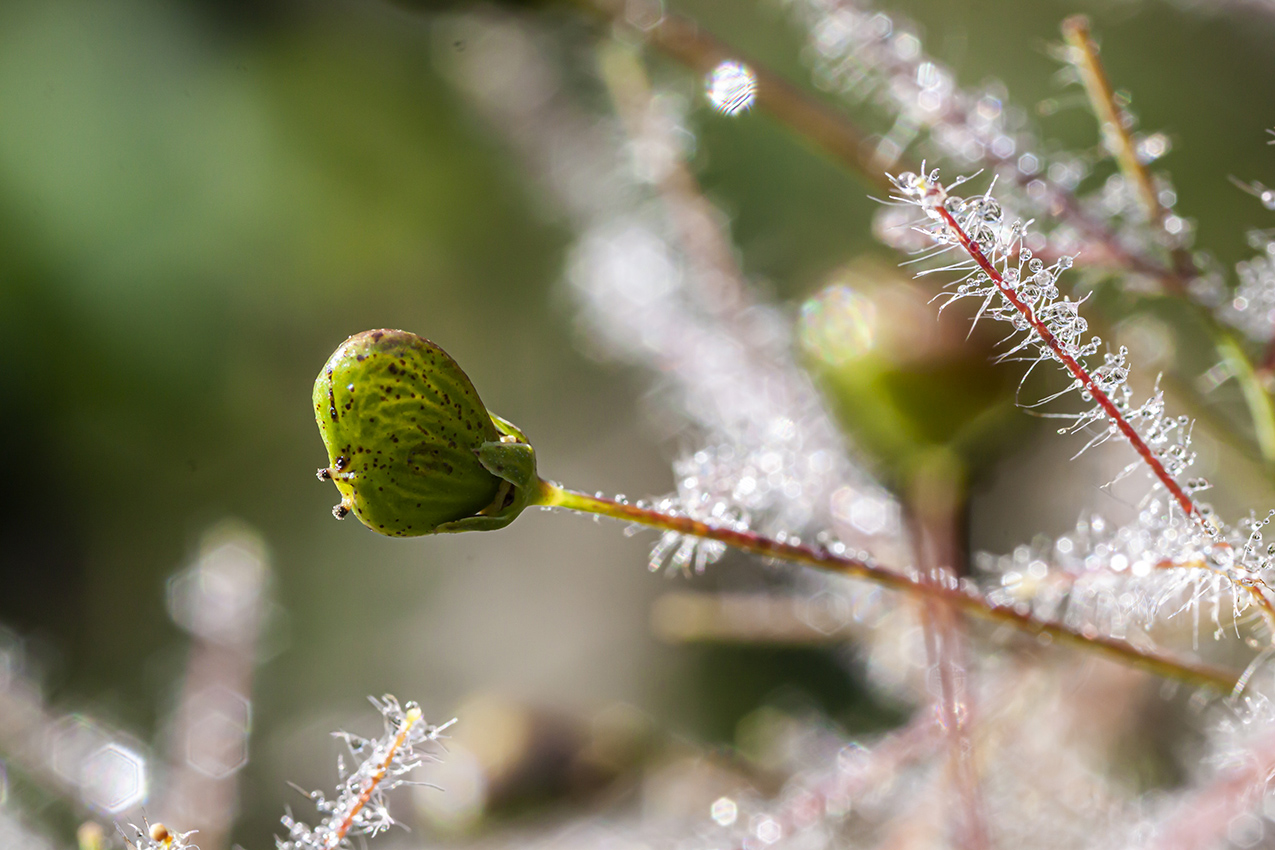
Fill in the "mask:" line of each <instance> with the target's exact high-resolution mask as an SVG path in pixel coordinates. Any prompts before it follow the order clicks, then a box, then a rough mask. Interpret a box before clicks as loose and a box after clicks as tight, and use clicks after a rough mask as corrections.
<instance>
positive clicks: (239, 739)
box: [186, 688, 252, 779]
mask: <svg viewBox="0 0 1275 850" xmlns="http://www.w3.org/2000/svg"><path fill="white" fill-rule="evenodd" d="M187 710H188V712H189V714H188V722H187V726H186V763H187V764H189V765H190V767H191V768H192V769H193V770H195V771H198V772H199V773H202V774H203V775H204V776H208V777H210V778H212V779H225V778H226V777H227V776H230V775H232V774H234V773H236V772H237V771H239V769H240V768H242V767H243V766H244V765H246V764H247V763H248V735H249V733H250V732H251V731H252V704H251V703H250V702H249V701H248V700H247V699H245V698H244V697H243V696H241V695H240V694H237V693H235V692H234V691H230V690H227V689H225V688H212V689H210V690H208V691H204V692H203V693H201V694H198V695H196V696H195V697H193V698H192V699H191V703H190V707H189V708H188V709H187Z"/></svg>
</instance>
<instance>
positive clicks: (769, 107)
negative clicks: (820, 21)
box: [575, 0, 904, 191]
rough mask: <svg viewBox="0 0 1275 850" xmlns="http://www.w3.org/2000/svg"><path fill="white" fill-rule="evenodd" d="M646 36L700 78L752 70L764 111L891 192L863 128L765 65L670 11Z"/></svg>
mask: <svg viewBox="0 0 1275 850" xmlns="http://www.w3.org/2000/svg"><path fill="white" fill-rule="evenodd" d="M575 3H576V5H577V6H579V7H580V8H581V9H583V10H585V11H586V12H588V13H590V14H591V15H594V16H600V17H602V18H604V19H606V20H608V21H610V20H616V19H620V18H622V15H623V6H624V4H623V3H622V2H620V3H617V2H612V0H575ZM642 35H643V37H644V38H645V39H646V40H647V42H648V43H649V44H651V45H652V46H653V47H655V48H657V49H658V50H660V51H661V52H662V53H664V54H666V55H668V56H669V57H670V58H672V59H674V60H676V61H677V62H679V63H681V64H682V65H685V66H686V67H687V68H690V69H691V70H692V71H695V72H697V73H700V74H707V73H709V72H710V71H712V70H713V69H714V68H716V67H717V66H718V65H719V64H721V63H722V62H725V61H726V60H734V61H737V62H742V63H743V64H745V65H747V66H748V67H749V68H750V69H751V70H752V72H753V75H754V76H755V77H756V79H757V105H758V106H759V107H761V108H762V109H765V110H766V111H767V112H768V113H770V115H771V116H773V117H774V118H775V120H777V121H779V122H780V123H781V124H784V125H786V126H788V127H789V128H791V129H792V130H793V131H795V132H796V133H797V134H798V135H799V136H801V137H802V138H804V139H806V140H807V141H808V142H810V143H811V144H812V145H814V146H815V147H817V148H819V149H820V150H822V151H823V152H824V153H825V154H827V155H828V156H830V157H831V158H832V159H834V160H836V161H838V162H840V163H842V164H843V165H846V166H849V168H850V170H851V171H852V172H853V173H854V174H855V175H857V176H858V177H859V178H860V179H862V180H864V181H866V182H868V183H869V184H871V185H873V186H875V187H877V188H879V189H882V190H885V191H889V189H890V184H889V181H888V180H887V179H886V177H885V172H884V171H883V170H882V168H881V166H880V165H879V164H878V163H877V162H876V161H875V159H874V157H873V154H872V152H871V150H870V149H871V145H867V144H865V141H864V134H863V133H862V132H860V130H859V128H858V127H856V126H855V125H854V123H853V122H851V121H850V120H849V119H848V118H846V117H845V116H843V115H840V114H838V113H836V112H834V111H833V110H831V109H829V108H828V107H827V106H825V105H823V104H821V103H820V102H819V101H818V100H816V99H815V98H813V97H811V96H810V95H809V94H807V93H806V92H805V91H803V90H802V89H800V88H798V87H797V86H795V85H793V84H792V83H790V82H788V81H787V80H785V79H784V78H783V77H781V76H779V75H778V74H776V73H775V72H773V71H771V70H770V69H769V68H767V67H766V66H765V65H764V64H762V63H760V62H758V61H756V60H755V59H752V58H750V57H747V56H744V55H743V54H742V53H741V52H740V51H738V50H736V49H735V48H733V47H731V46H730V45H728V44H726V43H725V42H723V41H721V40H720V39H718V38H716V37H714V36H712V35H710V34H708V33H706V32H704V31H703V30H702V29H700V27H699V25H698V24H697V23H695V21H693V20H690V19H689V18H686V17H683V16H681V15H677V14H674V13H671V12H666V13H665V14H664V16H663V17H662V18H661V19H660V21H659V23H657V24H655V25H654V26H652V27H651V28H650V29H646V30H643V32H642ZM895 167H897V168H903V167H904V165H902V164H898V165H896V166H895Z"/></svg>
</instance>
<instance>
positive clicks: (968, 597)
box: [535, 481, 1237, 691]
mask: <svg viewBox="0 0 1275 850" xmlns="http://www.w3.org/2000/svg"><path fill="white" fill-rule="evenodd" d="M535 504H540V505H546V506H551V507H562V508H567V509H569V510H574V511H581V512H583V513H592V514H598V515H601V516H609V517H611V518H612V519H618V520H621V521H625V522H634V523H638V524H640V525H646V526H651V527H653V528H659V529H662V530H664V531H675V532H677V533H679V534H685V535H689V536H692V537H700V538H704V539H706V540H718V541H721V542H722V543H725V544H726V545H727V546H730V547H732V548H734V549H738V550H739V551H741V552H748V553H749V554H752V555H760V556H762V557H770V558H776V559H779V560H783V561H790V562H792V563H798V564H805V565H806V566H809V567H814V568H815V569H819V570H825V571H827V572H833V573H838V574H840V575H843V576H847V577H849V578H857V579H863V580H865V581H869V582H872V583H874V584H876V585H879V586H881V587H885V588H889V589H891V590H898V591H901V592H903V593H907V594H910V595H912V596H913V597H914V598H918V599H930V600H935V601H939V602H943V603H946V604H947V605H950V606H952V607H953V608H955V609H957V610H959V611H961V612H962V613H964V614H968V615H971V616H974V617H978V618H980V619H982V620H986V621H989V622H992V623H998V624H1005V625H1009V626H1012V627H1014V628H1016V629H1020V630H1022V631H1024V632H1026V633H1027V634H1032V635H1037V636H1041V635H1048V636H1049V637H1048V638H1047V639H1049V640H1057V641H1060V642H1064V643H1068V644H1070V645H1072V646H1079V647H1083V648H1087V649H1091V650H1096V651H1098V652H1101V653H1103V654H1106V655H1107V656H1109V657H1111V658H1115V659H1118V660H1120V661H1123V662H1124V663H1126V664H1132V665H1134V666H1136V667H1141V668H1143V669H1146V670H1150V671H1152V672H1154V673H1156V674H1158V675H1161V676H1168V677H1170V678H1175V679H1179V680H1182V681H1189V682H1193V683H1195V684H1198V685H1202V686H1204V687H1208V688H1213V689H1215V690H1222V691H1230V690H1231V689H1232V688H1233V687H1234V686H1235V680H1236V678H1237V676H1236V675H1235V674H1234V673H1232V672H1229V671H1225V670H1219V669H1215V668H1212V667H1207V666H1204V665H1197V664H1192V663H1188V662H1185V661H1182V660H1179V659H1176V658H1173V657H1171V656H1168V655H1162V654H1160V653H1158V652H1155V651H1154V650H1149V649H1142V648H1139V647H1135V646H1133V645H1132V644H1130V643H1127V642H1125V641H1123V640H1117V639H1115V638H1109V637H1102V636H1100V635H1098V634H1097V633H1096V631H1093V630H1090V629H1080V630H1074V629H1072V628H1070V627H1068V626H1066V625H1064V624H1062V623H1055V622H1049V621H1046V620H1038V619H1036V617H1035V616H1034V615H1033V614H1032V613H1031V611H1030V609H1029V608H1027V607H1026V606H1021V607H1020V606H1008V605H993V604H992V603H990V602H989V601H988V600H987V599H985V598H984V597H983V596H981V595H978V594H973V593H970V592H967V591H966V590H965V589H963V588H961V587H959V586H954V585H953V584H951V583H937V582H933V581H928V580H925V579H922V578H920V577H914V576H910V575H905V574H903V573H900V572H896V571H894V570H892V569H889V568H887V567H883V566H881V565H879V564H875V563H869V562H867V561H862V560H859V559H858V558H852V557H845V556H842V555H836V554H834V553H832V552H829V551H828V550H827V549H823V548H817V547H811V546H806V545H804V544H799V543H789V542H786V541H779V540H773V539H771V538H769V537H763V536H762V535H760V534H757V533H756V532H753V531H732V530H730V529H726V528H719V527H716V526H712V525H708V524H707V523H704V522H701V521H699V520H696V519H692V518H691V517H687V516H673V515H671V514H665V513H661V512H659V511H655V510H651V509H650V508H641V507H638V506H637V505H630V504H621V503H620V502H617V501H615V500H613V499H603V498H601V497H598V496H590V495H587V494H585V493H580V492H578V491H576V490H568V489H566V488H564V487H560V486H558V485H557V484H552V483H550V482H548V481H541V482H540V493H539V494H538V497H537V499H536V501H535Z"/></svg>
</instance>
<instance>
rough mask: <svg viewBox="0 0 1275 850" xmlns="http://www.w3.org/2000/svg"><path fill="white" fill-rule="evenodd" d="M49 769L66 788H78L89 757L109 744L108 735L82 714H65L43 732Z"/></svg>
mask: <svg viewBox="0 0 1275 850" xmlns="http://www.w3.org/2000/svg"><path fill="white" fill-rule="evenodd" d="M45 734H46V736H47V738H46V746H47V748H48V759H49V767H50V768H51V769H52V770H53V772H54V773H56V774H57V775H58V776H59V777H60V778H61V779H62V780H63V781H64V782H66V783H67V784H69V785H79V784H80V780H81V777H82V776H83V771H84V765H85V763H86V762H87V761H88V758H89V756H91V755H92V754H94V753H96V752H97V751H98V750H100V749H102V748H103V747H104V746H106V745H107V744H109V743H110V742H111V736H110V735H109V734H108V733H107V732H106V730H104V729H102V728H101V727H100V726H98V725H97V724H96V723H94V722H93V721H92V720H90V719H89V718H87V717H85V716H84V715H82V714H68V715H67V716H66V717H63V718H61V719H59V720H57V721H56V722H54V723H51V724H50V725H49V726H48V729H47V731H46V733H45Z"/></svg>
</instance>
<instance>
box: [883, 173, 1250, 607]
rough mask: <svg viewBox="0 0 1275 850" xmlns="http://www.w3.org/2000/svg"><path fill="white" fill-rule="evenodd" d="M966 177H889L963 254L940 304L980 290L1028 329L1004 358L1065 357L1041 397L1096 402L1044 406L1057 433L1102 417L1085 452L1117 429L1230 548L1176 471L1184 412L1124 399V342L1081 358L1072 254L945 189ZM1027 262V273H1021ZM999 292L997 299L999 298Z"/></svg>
mask: <svg viewBox="0 0 1275 850" xmlns="http://www.w3.org/2000/svg"><path fill="white" fill-rule="evenodd" d="M923 168H924V166H923ZM968 179H969V178H958V179H957V180H955V181H953V182H952V183H951V184H950V185H949V186H944V185H943V184H942V183H941V182H940V181H939V176H938V170H937V169H935V170H934V171H931V172H929V173H928V174H921V175H918V174H914V173H912V172H905V173H903V174H900V175H898V176H897V177H894V176H892V177H891V180H892V181H893V183H894V185H895V187H896V189H897V192H898V193H897V194H895V195H893V196H892V197H893V199H894V200H896V201H899V202H902V203H906V204H912V205H914V206H917V207H919V208H920V209H921V210H922V211H923V212H924V214H925V216H926V218H927V219H928V220H929V221H930V222H931V224H930V225H928V226H918V227H917V228H916V229H917V230H919V231H920V232H922V233H924V234H926V235H928V236H929V237H930V238H931V239H932V240H933V241H934V243H935V244H936V245H937V246H939V247H938V249H937V250H936V251H935V252H934V253H933V254H932V255H931V256H938V255H939V254H942V253H945V252H947V251H949V250H951V249H952V248H954V247H955V248H959V249H960V250H961V251H963V252H964V253H965V255H967V256H968V258H969V259H967V260H959V261H957V262H955V263H953V264H951V265H948V266H946V267H944V268H942V269H936V270H935V271H956V272H965V274H964V275H963V276H962V277H960V278H959V279H958V280H957V281H955V282H954V284H955V286H956V290H955V292H952V293H949V294H948V295H947V300H946V301H944V302H943V304H942V305H941V307H940V310H941V309H943V308H945V307H947V306H948V305H950V304H952V303H953V302H955V301H957V300H960V299H963V298H978V299H981V300H982V303H981V305H980V307H979V310H978V313H977V314H976V316H975V319H974V321H975V323H977V321H978V320H979V319H980V318H982V317H983V316H984V315H988V316H991V317H993V318H997V319H1001V320H1004V321H1007V322H1009V323H1010V324H1012V325H1013V327H1014V331H1015V333H1019V332H1022V333H1024V334H1025V336H1024V338H1023V339H1022V340H1020V341H1019V342H1017V343H1016V344H1014V345H1013V346H1012V347H1011V348H1010V349H1009V351H1008V352H1006V353H1005V354H1004V355H1002V357H1001V359H1002V360H1006V359H1010V358H1012V357H1013V356H1014V355H1017V354H1019V353H1020V352H1029V355H1030V351H1031V349H1035V356H1034V357H1031V356H1028V357H1025V358H1024V359H1030V360H1031V364H1032V365H1031V367H1029V369H1028V374H1030V372H1031V369H1033V368H1035V366H1036V365H1037V364H1038V363H1040V362H1042V361H1045V360H1054V361H1056V362H1058V363H1059V364H1061V365H1062V366H1063V368H1064V369H1066V371H1067V372H1068V373H1069V375H1070V376H1071V378H1072V383H1071V385H1070V386H1069V387H1068V388H1067V389H1065V390H1062V391H1061V392H1058V393H1055V394H1054V395H1052V396H1049V397H1047V398H1046V399H1044V400H1042V401H1041V402H1038V403H1037V404H1043V403H1045V402H1048V401H1052V400H1054V399H1056V398H1059V397H1061V396H1063V395H1065V394H1067V393H1069V392H1072V391H1077V390H1078V391H1079V392H1080V395H1081V398H1082V399H1083V400H1084V401H1085V402H1093V403H1094V407H1092V408H1090V409H1089V410H1086V411H1083V412H1081V413H1078V414H1050V415H1052V416H1054V417H1059V418H1070V419H1072V420H1073V421H1072V424H1071V425H1070V426H1067V427H1065V428H1063V429H1061V433H1075V432H1079V431H1081V430H1083V429H1085V428H1086V427H1088V426H1090V425H1092V424H1095V423H1099V422H1102V421H1103V420H1105V421H1106V423H1107V427H1106V428H1105V429H1103V430H1102V431H1101V432H1100V433H1099V434H1098V435H1097V436H1095V437H1093V438H1092V439H1091V440H1090V441H1089V442H1088V443H1087V444H1086V445H1085V446H1084V447H1083V448H1082V449H1081V453H1083V452H1084V451H1085V450H1087V449H1089V448H1091V447H1093V446H1095V445H1098V444H1101V443H1103V442H1106V441H1107V440H1108V439H1110V438H1112V437H1114V436H1116V435H1119V436H1122V437H1124V439H1125V440H1127V441H1128V442H1129V444H1130V445H1131V446H1132V447H1133V449H1134V451H1135V452H1136V453H1137V454H1138V457H1139V459H1140V461H1141V462H1142V463H1144V464H1145V465H1146V466H1147V468H1148V469H1149V471H1150V474H1151V475H1152V477H1153V479H1154V480H1155V483H1156V484H1157V485H1158V486H1162V487H1163V488H1164V489H1165V490H1166V491H1168V493H1169V495H1170V496H1171V498H1172V501H1173V504H1176V505H1177V506H1178V508H1179V509H1180V510H1181V511H1182V514H1183V515H1184V516H1185V517H1186V518H1187V519H1188V520H1189V521H1190V522H1191V523H1192V524H1193V525H1194V526H1195V527H1196V528H1198V529H1199V530H1200V531H1201V532H1203V534H1204V535H1205V536H1206V537H1207V538H1208V539H1210V540H1213V541H1214V543H1213V548H1214V549H1220V550H1225V551H1227V552H1228V553H1229V550H1231V549H1232V546H1231V544H1230V543H1229V542H1227V541H1225V540H1223V539H1221V533H1222V530H1223V528H1222V526H1221V524H1220V522H1218V521H1217V520H1216V519H1215V518H1213V517H1211V516H1206V512H1205V511H1204V510H1202V509H1201V507H1200V506H1199V505H1197V504H1196V503H1195V502H1194V500H1193V499H1192V498H1191V492H1193V491H1196V490H1202V489H1205V488H1206V487H1207V486H1208V484H1207V482H1205V481H1203V480H1202V479H1190V480H1188V481H1187V482H1186V483H1185V484H1183V483H1180V482H1179V481H1178V477H1179V476H1180V475H1181V474H1182V473H1183V472H1184V471H1185V469H1186V468H1187V467H1188V466H1189V465H1190V464H1191V462H1192V461H1193V460H1194V457H1195V456H1194V453H1193V452H1191V451H1190V441H1191V431H1190V428H1191V423H1190V420H1189V419H1188V418H1187V417H1179V418H1177V419H1169V418H1167V417H1166V416H1165V414H1164V397H1163V393H1162V392H1161V391H1159V390H1158V389H1157V390H1156V393H1155V395H1154V396H1153V397H1152V398H1151V399H1150V400H1148V401H1147V402H1145V403H1144V404H1142V405H1141V406H1133V405H1132V404H1131V403H1130V397H1131V390H1130V388H1129V386H1128V383H1127V381H1128V377H1129V368H1128V365H1127V362H1126V361H1127V358H1128V351H1127V350H1126V349H1125V348H1123V347H1121V349H1120V350H1119V353H1117V354H1112V353H1110V352H1108V353H1106V354H1105V355H1104V362H1103V364H1102V365H1101V366H1099V367H1097V368H1095V369H1090V368H1089V367H1088V366H1087V365H1086V364H1085V362H1084V360H1085V358H1087V357H1090V356H1093V355H1094V354H1096V353H1097V352H1098V350H1099V346H1100V345H1101V340H1100V339H1099V338H1098V337H1097V336H1090V337H1086V332H1087V330H1088V325H1087V323H1086V322H1085V320H1084V318H1083V317H1081V316H1080V314H1079V306H1080V303H1081V302H1079V301H1072V300H1071V299H1070V298H1069V297H1067V296H1062V298H1061V300H1059V292H1058V286H1057V280H1058V276H1059V274H1061V273H1062V272H1063V271H1066V270H1067V269H1069V268H1071V266H1072V262H1073V260H1072V258H1071V257H1069V256H1062V257H1060V258H1059V259H1058V260H1056V261H1055V262H1054V264H1053V265H1052V266H1049V267H1045V265H1044V263H1043V262H1042V261H1041V260H1040V259H1039V258H1036V257H1034V256H1033V255H1032V252H1031V250H1030V249H1029V248H1027V247H1026V246H1024V245H1023V244H1022V240H1023V237H1024V235H1025V233H1026V229H1027V225H1028V224H1029V223H1030V222H1029V223H1023V222H1021V221H1014V222H1012V223H1007V222H1006V220H1005V216H1004V213H1003V211H1002V209H1001V206H1000V204H999V203H998V202H997V201H996V200H995V199H994V198H993V197H992V187H991V186H989V187H988V189H987V191H986V192H984V193H983V194H982V195H981V196H975V197H973V198H968V199H966V198H961V197H958V196H956V195H951V194H949V189H952V188H955V187H956V186H959V185H961V184H962V183H964V182H966V180H968ZM994 183H995V181H993V186H994ZM1024 267H1026V271H1027V274H1024ZM927 273H928V272H922V274H927ZM949 285H952V284H949ZM998 298H999V299H1000V303H997V299H998ZM1082 300H1083V299H1082ZM1012 337H1013V335H1012V334H1011V339H1012ZM1024 380H1026V375H1024ZM1136 465H1137V464H1136V463H1135V464H1131V465H1130V466H1129V467H1127V468H1126V470H1125V471H1124V472H1122V473H1121V475H1120V477H1123V476H1124V475H1127V474H1128V473H1129V472H1131V471H1132V470H1133V469H1134V468H1136ZM1264 524H1265V523H1257V522H1256V521H1255V522H1254V523H1253V525H1254V528H1253V532H1252V534H1250V537H1249V542H1248V543H1247V544H1246V545H1245V546H1244V549H1243V552H1242V554H1243V555H1244V556H1252V555H1254V554H1255V553H1254V552H1253V551H1251V550H1252V549H1253V545H1252V544H1253V542H1254V540H1255V538H1254V536H1253V535H1259V531H1258V530H1259V529H1260V527H1261V526H1262V525H1264ZM1259 536H1260V535H1259ZM1232 557H1233V556H1230V555H1229V554H1228V556H1227V558H1226V560H1227V561H1230V560H1231V558H1232ZM1197 563H1198V562H1192V561H1190V560H1187V561H1184V562H1178V561H1174V562H1170V563H1168V564H1160V565H1158V566H1195V565H1196V564H1197ZM1231 578H1232V583H1233V584H1234V585H1236V586H1238V587H1240V588H1242V590H1243V591H1244V592H1245V593H1246V594H1248V596H1249V597H1251V600H1252V602H1253V603H1254V604H1255V605H1256V606H1257V607H1258V609H1259V610H1260V611H1261V612H1262V614H1263V616H1264V618H1265V620H1266V623H1267V625H1268V627H1275V602H1272V600H1271V599H1270V598H1269V597H1268V596H1267V594H1266V592H1265V591H1266V590H1267V585H1266V583H1265V581H1264V580H1263V579H1262V578H1261V577H1260V576H1259V575H1257V574H1255V573H1254V572H1251V571H1242V572H1240V573H1239V574H1238V575H1236V576H1233V577H1231Z"/></svg>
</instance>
